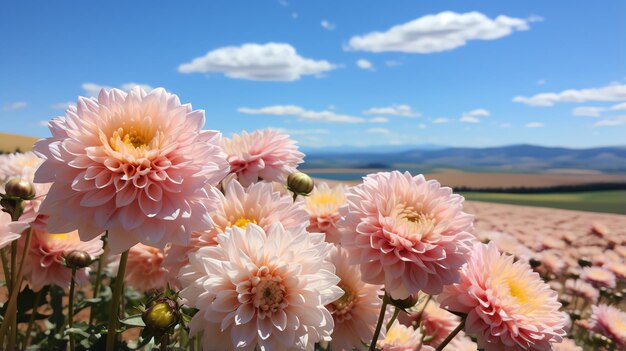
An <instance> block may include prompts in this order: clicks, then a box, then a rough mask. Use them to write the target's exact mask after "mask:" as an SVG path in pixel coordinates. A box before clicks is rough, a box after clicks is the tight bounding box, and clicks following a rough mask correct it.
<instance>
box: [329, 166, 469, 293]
mask: <svg viewBox="0 0 626 351" xmlns="http://www.w3.org/2000/svg"><path fill="white" fill-rule="evenodd" d="M346 197H347V200H348V205H347V206H346V207H344V209H343V210H342V214H344V215H345V217H344V218H343V219H342V220H341V221H340V222H339V223H340V224H339V227H340V229H341V231H342V233H341V245H342V246H343V247H344V248H346V249H347V250H348V252H349V253H350V257H352V260H353V261H352V263H360V264H361V274H362V277H363V281H365V282H367V283H370V284H385V290H386V291H387V293H389V294H390V295H391V297H393V298H395V299H403V298H406V297H408V296H409V295H412V294H415V293H417V292H418V291H424V292H426V293H427V294H438V293H440V292H441V290H442V288H443V286H444V285H446V284H451V283H454V282H456V281H458V279H459V268H460V267H461V266H462V265H463V264H464V263H465V262H466V260H467V255H468V254H469V251H470V249H471V245H472V242H473V241H474V236H473V235H472V234H470V231H471V230H472V222H473V216H471V215H468V214H466V213H464V212H463V197H461V196H460V195H456V194H452V189H450V188H446V187H441V186H440V185H439V183H437V182H436V181H434V180H430V181H426V180H425V179H424V176H422V175H419V176H415V177H412V176H411V175H410V174H409V173H408V172H406V173H400V172H398V171H394V172H382V173H376V174H371V175H368V176H367V177H365V178H364V179H363V183H362V184H359V185H357V186H354V187H352V188H350V189H348V191H347V192H346Z"/></svg>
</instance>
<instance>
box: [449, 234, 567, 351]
mask: <svg viewBox="0 0 626 351" xmlns="http://www.w3.org/2000/svg"><path fill="white" fill-rule="evenodd" d="M557 298H558V296H557V293H556V292H555V291H553V290H551V289H550V287H549V286H548V285H547V284H546V283H544V282H543V281H542V280H541V278H540V277H539V274H538V273H536V272H533V271H532V269H531V268H530V267H529V266H528V264H527V263H525V262H522V261H517V262H514V261H513V256H509V255H501V254H500V252H498V249H497V248H496V246H495V244H492V243H490V244H489V245H485V244H476V245H475V246H474V249H473V250H472V254H471V258H470V260H469V261H468V263H467V265H466V266H464V267H463V268H462V273H461V281H460V283H458V284H454V285H449V286H446V287H445V288H444V290H443V293H442V294H441V295H440V296H439V301H440V303H441V306H442V307H444V308H446V309H448V310H450V311H456V312H461V313H466V314H467V319H466V321H465V331H466V332H468V333H470V334H476V336H477V338H478V346H479V347H480V348H484V349H485V350H487V351H489V350H550V349H551V345H552V343H555V342H560V341H561V340H562V338H563V336H565V331H564V328H565V325H566V323H567V318H566V315H565V313H562V312H559V308H560V307H561V304H560V303H559V302H558V301H557Z"/></svg>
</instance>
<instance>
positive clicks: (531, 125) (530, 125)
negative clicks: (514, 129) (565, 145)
mask: <svg viewBox="0 0 626 351" xmlns="http://www.w3.org/2000/svg"><path fill="white" fill-rule="evenodd" d="M525 127H526V128H541V127H543V123H541V122H530V123H526V125H525Z"/></svg>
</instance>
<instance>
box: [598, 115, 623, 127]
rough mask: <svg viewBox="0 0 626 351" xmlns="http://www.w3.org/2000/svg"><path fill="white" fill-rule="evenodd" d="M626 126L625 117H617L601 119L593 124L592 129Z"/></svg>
mask: <svg viewBox="0 0 626 351" xmlns="http://www.w3.org/2000/svg"><path fill="white" fill-rule="evenodd" d="M622 124H626V115H624V116H617V117H615V118H609V119H603V120H601V121H598V122H596V123H594V125H593V126H594V127H613V126H619V125H622Z"/></svg>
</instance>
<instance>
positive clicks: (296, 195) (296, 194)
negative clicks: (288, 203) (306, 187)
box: [293, 192, 298, 202]
mask: <svg viewBox="0 0 626 351" xmlns="http://www.w3.org/2000/svg"><path fill="white" fill-rule="evenodd" d="M297 197H298V193H296V192H294V193H293V202H296V198H297Z"/></svg>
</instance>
